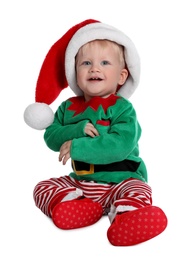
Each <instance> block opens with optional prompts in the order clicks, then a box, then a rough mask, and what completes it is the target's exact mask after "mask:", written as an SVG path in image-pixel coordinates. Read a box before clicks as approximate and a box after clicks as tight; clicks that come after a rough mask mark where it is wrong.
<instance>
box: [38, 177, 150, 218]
mask: <svg viewBox="0 0 191 260" xmlns="http://www.w3.org/2000/svg"><path fill="white" fill-rule="evenodd" d="M79 191H80V192H79ZM72 193H75V195H74V196H73V198H78V197H82V196H83V197H85V198H89V199H92V200H93V201H95V202H99V203H100V204H101V206H102V208H103V214H107V213H108V212H109V211H110V210H111V206H112V207H114V208H117V207H118V208H120V206H123V207H124V208H125V207H128V208H129V209H130V208H131V207H132V208H133V209H135V208H141V207H145V206H149V205H151V204H152V191H151V188H150V186H149V185H148V184H147V183H144V182H142V181H140V180H137V179H128V180H125V181H123V182H121V183H119V184H113V183H112V184H100V183H95V182H87V181H77V180H75V179H73V178H71V177H70V176H64V177H60V178H51V179H49V180H46V181H41V182H39V183H38V184H37V185H36V187H35V189H34V200H35V204H36V206H37V207H38V208H39V209H41V211H42V212H43V213H44V214H46V215H47V216H49V217H52V210H53V208H54V207H55V206H56V205H57V204H58V203H60V202H61V201H63V200H70V199H67V198H68V197H70V196H69V195H70V194H72ZM122 211H123V210H122Z"/></svg>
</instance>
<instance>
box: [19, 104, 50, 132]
mask: <svg viewBox="0 0 191 260" xmlns="http://www.w3.org/2000/svg"><path fill="white" fill-rule="evenodd" d="M53 120H54V113H53V111H52V109H51V108H50V107H49V106H48V105H47V104H45V103H38V102H36V103H33V104H30V105H29V106H28V107H27V108H26V109H25V111H24V121H25V123H26V124H27V125H28V126H30V127H32V128H34V129H36V130H43V129H45V128H46V127H48V126H49V125H51V124H52V122H53Z"/></svg>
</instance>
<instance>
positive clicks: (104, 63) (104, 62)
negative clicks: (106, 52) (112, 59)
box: [101, 60, 109, 65]
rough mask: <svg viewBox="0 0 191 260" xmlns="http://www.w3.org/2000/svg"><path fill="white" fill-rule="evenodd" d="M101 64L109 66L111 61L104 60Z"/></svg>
mask: <svg viewBox="0 0 191 260" xmlns="http://www.w3.org/2000/svg"><path fill="white" fill-rule="evenodd" d="M101 64H102V65H107V64H109V61H107V60H103V61H102V62H101Z"/></svg>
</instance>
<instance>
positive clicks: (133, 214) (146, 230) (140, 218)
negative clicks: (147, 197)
mask: <svg viewBox="0 0 191 260" xmlns="http://www.w3.org/2000/svg"><path fill="white" fill-rule="evenodd" d="M166 226H167V217H166V215H165V213H164V212H163V211H162V210H161V209H160V208H158V207H155V206H147V207H143V208H139V209H137V210H133V211H129V212H124V213H122V214H119V215H117V216H116V217H115V220H114V221H113V223H112V224H111V226H110V227H109V229H108V231H107V237H108V240H109V242H110V243H111V244H112V245H114V246H132V245H136V244H139V243H142V242H144V241H147V240H149V239H151V238H153V237H156V236H158V235H159V234H160V233H162V232H163V231H164V230H165V228H166Z"/></svg>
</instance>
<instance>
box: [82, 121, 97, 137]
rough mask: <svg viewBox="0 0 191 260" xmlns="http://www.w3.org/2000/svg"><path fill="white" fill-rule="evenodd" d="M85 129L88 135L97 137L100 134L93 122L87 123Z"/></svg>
mask: <svg viewBox="0 0 191 260" xmlns="http://www.w3.org/2000/svg"><path fill="white" fill-rule="evenodd" d="M84 131H85V133H86V134H87V135H89V136H91V137H95V136H98V135H99V133H98V131H97V129H96V128H95V127H94V126H93V125H92V124H91V123H87V125H86V126H85V129H84Z"/></svg>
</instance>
